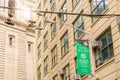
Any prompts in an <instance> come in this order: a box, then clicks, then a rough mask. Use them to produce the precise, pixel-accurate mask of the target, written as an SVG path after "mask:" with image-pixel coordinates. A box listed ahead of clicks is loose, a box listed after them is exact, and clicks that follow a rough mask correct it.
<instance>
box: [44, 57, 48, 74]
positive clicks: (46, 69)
mask: <svg viewBox="0 0 120 80" xmlns="http://www.w3.org/2000/svg"><path fill="white" fill-rule="evenodd" d="M47 73H48V57H46V58H45V60H44V74H45V75H46V74H47Z"/></svg>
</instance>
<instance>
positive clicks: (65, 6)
mask: <svg viewBox="0 0 120 80" xmlns="http://www.w3.org/2000/svg"><path fill="white" fill-rule="evenodd" d="M61 11H62V12H63V13H67V5H66V1H65V3H64V4H63V6H62V8H61ZM66 19H67V14H61V19H60V20H61V23H63V22H64V21H65V20H66Z"/></svg>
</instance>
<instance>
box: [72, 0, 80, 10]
mask: <svg viewBox="0 0 120 80" xmlns="http://www.w3.org/2000/svg"><path fill="white" fill-rule="evenodd" d="M79 2H80V0H79V1H78V2H77V3H76V4H75V6H74V7H73V6H72V11H71V12H73V11H74V10H75V8H76V6H77V5H78V4H79Z"/></svg>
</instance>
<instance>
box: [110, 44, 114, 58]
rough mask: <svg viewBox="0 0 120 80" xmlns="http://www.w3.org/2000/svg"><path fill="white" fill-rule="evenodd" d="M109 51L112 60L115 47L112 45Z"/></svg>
mask: <svg viewBox="0 0 120 80" xmlns="http://www.w3.org/2000/svg"><path fill="white" fill-rule="evenodd" d="M109 51H110V54H109V55H110V58H111V57H113V56H114V51H113V45H112V44H111V45H110V49H109Z"/></svg>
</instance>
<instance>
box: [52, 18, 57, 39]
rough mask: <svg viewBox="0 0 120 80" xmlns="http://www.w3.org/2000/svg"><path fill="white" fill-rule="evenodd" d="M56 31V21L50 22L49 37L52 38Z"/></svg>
mask: <svg viewBox="0 0 120 80" xmlns="http://www.w3.org/2000/svg"><path fill="white" fill-rule="evenodd" d="M53 21H55V22H56V17H55V18H54V20H53ZM56 32H57V26H56V23H51V39H52V40H53V39H54V38H55V36H56Z"/></svg>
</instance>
